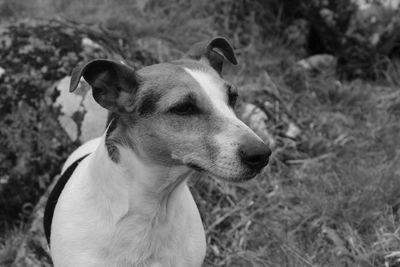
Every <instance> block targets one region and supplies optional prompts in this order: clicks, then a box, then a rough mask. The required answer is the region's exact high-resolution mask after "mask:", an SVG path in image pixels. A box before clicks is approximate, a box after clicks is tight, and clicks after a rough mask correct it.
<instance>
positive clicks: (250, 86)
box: [0, 0, 400, 267]
mask: <svg viewBox="0 0 400 267" xmlns="http://www.w3.org/2000/svg"><path fill="white" fill-rule="evenodd" d="M239 2H240V1H237V2H235V1H229V0H218V1H208V0H207V1H194V0H192V1H183V0H171V1H168V2H167V1H158V0H136V1H128V0H118V1H111V0H110V1H107V0H98V1H94V0H87V1H77V0H73V1H66V0H54V1H51V0H31V1H23V0H17V1H12V0H2V1H0V21H2V22H10V21H13V20H16V19H21V18H33V17H39V18H43V19H50V18H55V17H62V18H65V19H69V20H74V21H77V22H79V23H94V24H101V25H102V26H104V27H105V28H107V29H109V30H112V31H113V32H114V33H115V34H118V35H120V36H123V37H124V38H125V39H127V40H130V42H131V43H132V45H133V44H134V45H135V46H139V47H145V48H146V50H147V51H150V52H151V53H152V54H153V55H154V57H155V58H156V59H157V60H158V61H167V60H170V59H174V58H177V57H180V56H182V54H183V53H184V52H185V51H187V49H188V47H190V45H191V44H193V43H195V42H197V41H200V40H204V39H207V38H210V37H211V36H216V35H223V36H227V37H228V38H230V39H231V40H232V42H233V43H234V45H235V47H236V51H237V56H238V61H239V65H238V67H229V68H227V70H226V73H225V76H226V77H227V79H228V80H230V81H232V82H233V83H235V84H236V85H238V87H239V90H240V95H241V97H242V100H243V101H245V102H247V103H252V104H254V105H256V106H258V107H259V108H260V109H261V110H262V111H263V112H265V114H266V115H267V117H266V118H267V119H266V120H264V122H265V123H266V125H267V130H266V131H268V135H269V136H271V142H272V143H271V146H272V148H273V155H272V159H271V162H270V164H269V166H268V167H267V168H266V169H265V170H264V171H263V173H262V174H261V175H260V176H259V177H257V178H256V179H255V180H252V181H250V182H248V183H245V184H235V185H231V184H227V183H224V182H220V181H217V180H213V179H211V178H210V179H208V180H196V181H191V182H190V185H191V188H192V192H193V194H194V196H195V199H196V201H197V204H198V206H199V209H200V212H201V215H202V218H203V222H204V226H205V229H206V234H207V244H208V247H207V257H206V261H205V264H204V266H257V267H258V266H277V267H278V266H289V267H292V266H293V267H305V266H315V267H316V266H327V267H328V266H340V267H341V266H343V267H344V266H349V267H350V266H360V267H366V266H385V267H395V266H400V223H399V220H400V217H399V216H400V123H399V119H400V91H399V89H398V88H399V86H400V63H399V62H398V61H396V60H395V59H388V60H387V63H386V65H385V66H386V67H385V68H384V69H379V73H378V74H377V75H376V76H374V77H373V79H369V78H368V77H362V75H361V76H359V77H344V78H343V75H338V72H336V71H335V70H334V69H333V70H332V69H329V68H328V69H324V70H322V71H316V72H315V71H314V72H308V71H304V70H301V69H299V68H298V65H297V64H296V62H297V61H298V60H299V59H301V58H302V57H304V56H306V55H307V52H305V51H304V49H301V46H295V45H293V44H292V43H289V42H288V41H287V39H286V38H285V37H284V34H282V33H281V32H280V31H278V30H277V29H279V27H278V26H277V25H281V24H283V23H284V21H285V20H284V18H282V17H280V13H279V10H281V9H280V8H279V7H280V5H279V4H278V3H279V1H270V2H271V7H276V8H275V9H271V10H261V11H260V10H259V13H257V12H255V10H257V5H256V4H254V3H256V2H257V1H254V3H253V2H251V1H250V2H251V3H253V4H251V5H250V4H249V5H248V7H249V10H247V11H246V10H245V11H243V9H242V8H243V6H241V5H240V4H238V3H239ZM235 3H236V4H235ZM243 3H249V2H248V1H243ZM257 3H259V2H257ZM274 3H277V4H276V5H274ZM261 17H262V18H264V20H260V18H261ZM264 23H267V24H264ZM268 32H269V33H268ZM0 66H1V60H0ZM5 67H6V66H5ZM0 100H1V98H0ZM238 112H239V111H238ZM253 126H254V127H255V128H257V127H259V126H260V125H259V124H257V123H254V125H253ZM293 127H294V128H293ZM293 129H295V132H296V133H295V134H291V132H290V130H292V131H293ZM258 130H259V129H258ZM260 131H261V130H260ZM0 177H1V175H0ZM32 179H34V178H32ZM0 181H1V179H0ZM1 218H2V217H0V219H1ZM25 222H26V220H25V221H24V223H21V222H20V221H18V222H15V223H11V224H9V223H7V225H8V226H7V227H2V230H3V229H7V231H3V232H2V235H0V266H12V262H13V259H14V257H15V255H16V253H17V248H18V246H19V242H20V240H21V239H22V236H23V235H24V234H25V232H24V231H26V229H27V225H26V223H25ZM2 225H4V223H2Z"/></svg>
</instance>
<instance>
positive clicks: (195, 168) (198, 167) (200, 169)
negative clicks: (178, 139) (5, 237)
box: [186, 162, 207, 172]
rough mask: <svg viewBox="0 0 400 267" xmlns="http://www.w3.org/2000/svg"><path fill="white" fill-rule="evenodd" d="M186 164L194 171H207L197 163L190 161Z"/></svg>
mask: <svg viewBox="0 0 400 267" xmlns="http://www.w3.org/2000/svg"><path fill="white" fill-rule="evenodd" d="M186 166H188V167H189V168H191V169H193V170H195V171H198V172H206V171H207V170H206V169H204V168H203V167H201V166H200V165H198V164H196V163H192V162H189V163H187V164H186Z"/></svg>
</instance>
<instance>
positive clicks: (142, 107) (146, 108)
mask: <svg viewBox="0 0 400 267" xmlns="http://www.w3.org/2000/svg"><path fill="white" fill-rule="evenodd" d="M160 98H161V95H160V94H157V93H155V92H152V91H150V92H148V93H146V94H145V95H143V96H142V97H141V100H140V103H139V108H138V113H139V115H142V116H146V115H150V114H152V113H154V111H155V110H156V106H157V102H158V101H159V100H160Z"/></svg>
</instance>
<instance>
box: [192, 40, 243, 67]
mask: <svg viewBox="0 0 400 267" xmlns="http://www.w3.org/2000/svg"><path fill="white" fill-rule="evenodd" d="M187 55H188V56H189V57H190V58H193V59H197V60H200V59H202V58H205V59H207V60H208V62H209V64H210V65H211V67H213V68H214V69H215V70H216V71H217V72H218V73H219V74H221V72H222V66H223V63H224V61H225V60H226V61H229V62H230V63H232V64H233V65H237V60H236V57H235V52H234V51H233V47H232V45H231V44H230V43H229V41H228V40H227V39H225V38H224V37H214V38H212V39H211V40H208V41H205V42H200V43H196V44H194V45H193V46H192V47H191V48H190V50H189V52H188V53H187Z"/></svg>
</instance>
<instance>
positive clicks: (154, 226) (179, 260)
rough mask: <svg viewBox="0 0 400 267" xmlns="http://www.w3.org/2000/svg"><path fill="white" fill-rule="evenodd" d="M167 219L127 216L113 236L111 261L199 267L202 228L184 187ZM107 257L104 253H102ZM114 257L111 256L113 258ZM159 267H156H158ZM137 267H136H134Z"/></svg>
mask: <svg viewBox="0 0 400 267" xmlns="http://www.w3.org/2000/svg"><path fill="white" fill-rule="evenodd" d="M184 190H185V191H187V192H185V193H184V194H183V195H182V196H180V199H179V203H178V204H177V205H176V206H175V207H173V208H171V209H173V210H170V211H169V215H168V216H167V217H147V216H142V215H141V216H137V217H136V216H135V214H132V215H128V216H127V217H126V218H124V219H123V220H122V221H121V222H120V223H119V224H118V228H117V229H116V231H115V233H114V234H113V237H112V240H113V243H114V245H113V246H108V247H104V249H106V250H107V249H111V250H113V251H109V255H110V256H111V258H114V259H119V261H120V262H119V263H118V264H117V266H120V265H121V266H132V265H129V264H127V265H123V262H124V261H127V263H128V262H129V263H130V264H132V263H139V262H140V263H143V264H147V265H143V266H166V267H168V266H171V267H180V266H182V267H190V266H193V267H200V266H201V265H202V262H203V259H204V256H205V249H206V245H205V235H204V230H203V225H202V222H201V219H200V216H199V213H198V210H197V208H196V206H195V203H194V201H193V198H192V196H191V195H190V192H189V190H188V189H187V188H185V189H184ZM105 254H107V253H105ZM113 254H114V255H113ZM157 264H158V265H157ZM134 266H136V265H134Z"/></svg>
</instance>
